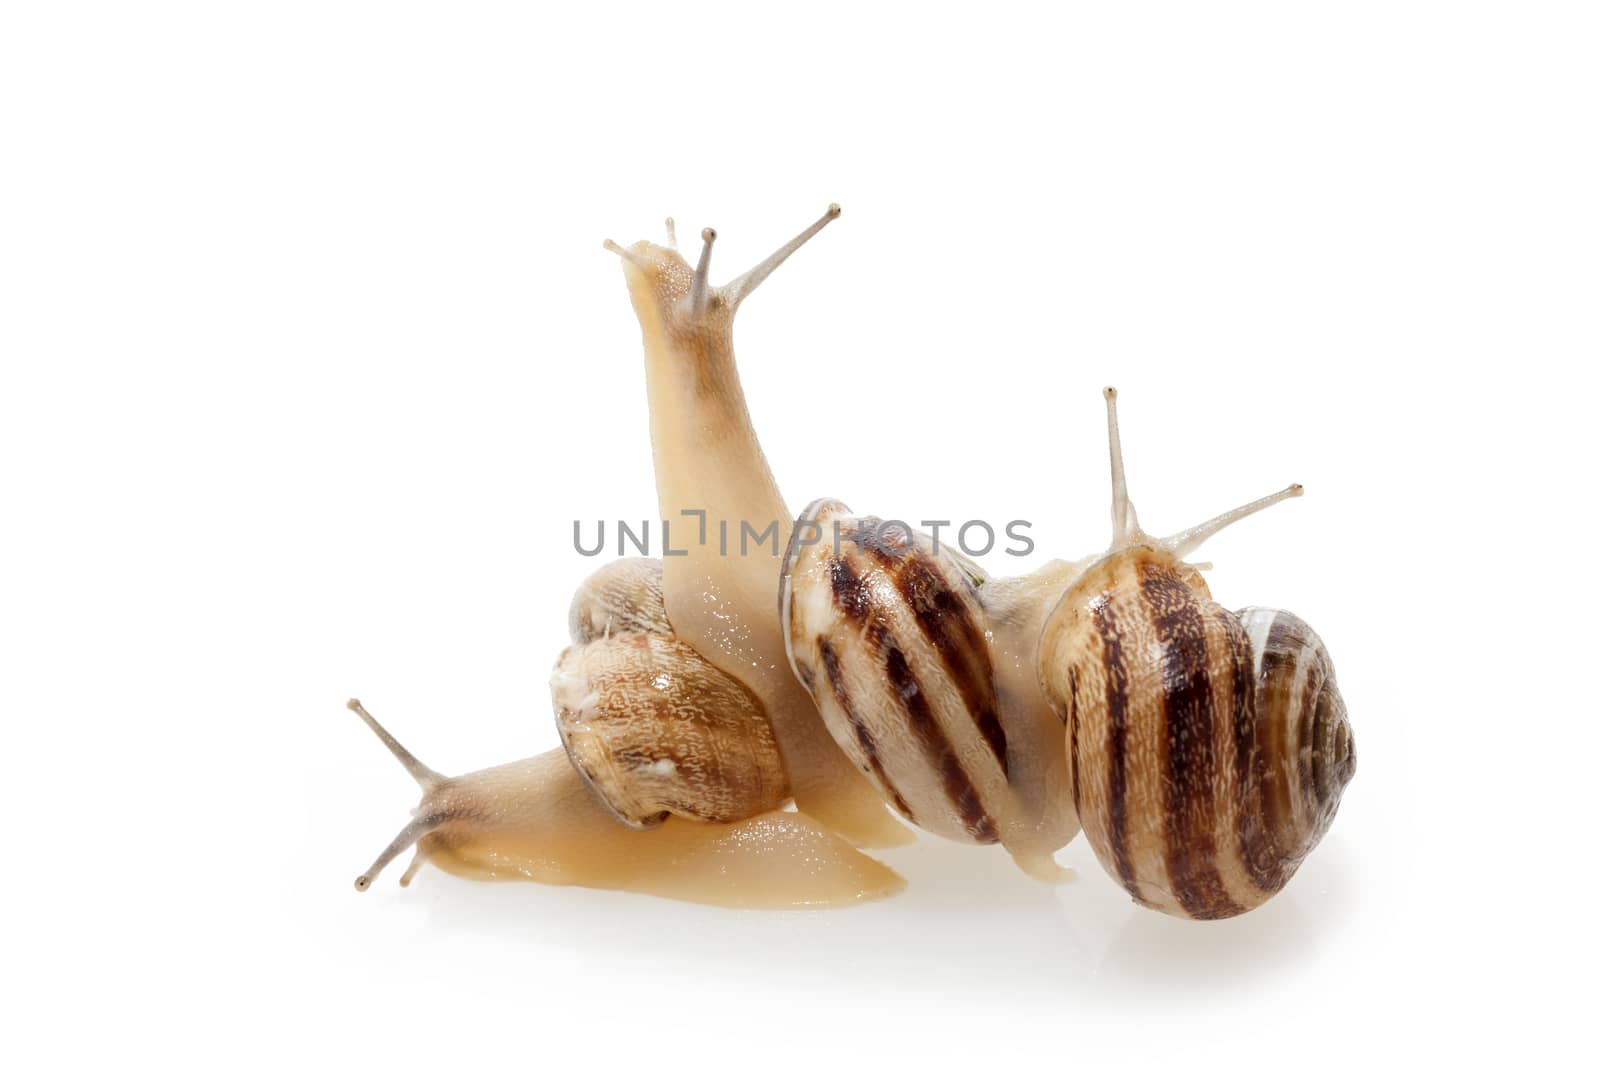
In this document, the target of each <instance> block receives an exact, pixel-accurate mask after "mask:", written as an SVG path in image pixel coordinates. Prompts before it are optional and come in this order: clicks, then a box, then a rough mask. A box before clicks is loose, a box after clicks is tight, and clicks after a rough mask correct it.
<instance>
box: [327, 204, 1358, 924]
mask: <svg viewBox="0 0 1600 1067" xmlns="http://www.w3.org/2000/svg"><path fill="white" fill-rule="evenodd" d="M838 214H839V208H838V205H832V206H830V208H829V209H828V211H827V213H826V214H824V215H823V217H822V218H820V219H818V220H817V221H816V222H815V223H813V224H812V225H811V226H810V227H808V228H807V229H806V230H805V231H803V232H802V233H801V234H800V235H799V236H797V237H796V238H794V239H793V240H792V241H790V242H789V243H788V244H786V245H784V246H783V247H782V248H780V249H778V251H777V252H775V253H774V254H773V255H771V256H770V257H768V258H767V259H766V260H764V261H763V262H762V263H760V264H759V265H757V266H756V267H755V268H753V269H752V270H750V271H748V272H746V273H745V274H743V275H741V276H739V277H738V278H736V279H735V280H734V281H732V282H730V283H729V284H727V285H725V286H721V287H714V286H712V285H711V284H710V282H709V266H710V259H711V250H712V245H713V242H714V241H715V239H716V234H715V232H714V231H712V230H709V229H708V230H705V231H703V232H702V235H701V236H702V247H701V250H700V255H699V261H698V264H697V265H696V266H695V267H693V268H691V267H690V266H689V264H688V263H687V262H686V261H685V260H684V258H683V257H682V256H681V255H680V254H679V252H678V250H677V244H676V239H675V234H674V231H673V225H672V222H671V220H668V223H667V233H668V244H667V245H666V246H660V245H655V244H652V243H650V242H646V241H640V242H637V243H635V244H634V245H632V246H629V247H627V248H623V247H621V246H618V245H615V244H613V243H612V242H610V241H607V242H606V247H607V248H608V249H610V250H611V251H613V252H616V253H617V254H618V255H619V256H620V257H621V259H622V261H623V271H624V275H625V277H626V280H627V284H628V289H629V293H630V295H631V297H632V301H633V305H634V310H635V312H636V314H637V315H638V318H639V323H640V327H641V331H642V333H643V339H644V350H645V369H646V380H647V385H648V393H649V400H650V414H651V443H652V448H653V452H654V457H655V471H656V487H657V496H658V501H659V505H660V510H661V513H662V515H664V516H673V515H685V514H688V515H695V516H698V518H699V521H700V523H701V524H702V525H701V527H700V529H701V530H702V531H705V530H707V529H727V528H730V527H731V528H732V529H733V530H736V531H737V530H741V529H743V528H745V527H748V528H750V529H753V530H756V531H760V532H761V533H762V534H763V535H765V534H766V533H767V532H768V531H769V530H770V531H772V537H773V540H772V541H771V542H770V546H771V551H769V552H765V553H764V552H761V551H754V552H749V553H738V552H724V551H722V550H721V546H720V544H719V543H718V540H719V539H717V538H707V537H704V536H702V537H701V538H699V539H698V541H697V540H696V539H694V538H690V539H689V543H688V545H687V546H685V548H686V551H684V554H682V555H678V554H676V553H675V554H672V555H669V556H667V558H666V559H664V560H654V559H623V560H618V561H616V562H614V563H611V564H608V565H607V566H605V567H602V568H601V569H600V570H599V571H597V572H596V573H595V574H594V575H592V576H591V577H590V578H589V579H588V580H587V581H585V583H584V584H583V585H582V586H581V587H580V588H579V589H578V591H577V593H576V595H575V596H574V598H573V602H572V605H571V608H570V611H569V616H568V623H569V631H570V635H571V639H572V642H573V643H572V645H571V646H570V647H569V648H568V649H567V650H566V651H565V652H563V653H562V654H561V657H560V658H559V659H558V660H557V662H556V665H555V668H554V671H553V673H552V676H551V683H550V687H551V696H552V703H553V705H554V708H555V715H556V722H557V727H558V732H559V734H560V737H561V740H562V746H563V747H562V749H559V750H556V751H553V752H548V753H545V754H544V755H541V756H536V757H533V758H532V759H528V760H523V761H520V762H517V763H511V764H506V765H504V766H501V767H494V768H489V769H487V770H483V771H477V772H474V773H471V774H466V775H462V776H460V777H457V778H446V777H444V776H441V775H439V774H436V773H435V772H433V771H431V770H429V769H428V768H426V767H425V766H423V765H422V764H421V763H419V762H418V761H417V760H416V759H415V758H414V757H412V756H411V755H410V754H409V753H408V752H407V751H406V750H405V749H404V748H403V747H401V746H400V744H399V743H398V742H397V741H395V740H394V738H393V737H391V736H390V735H389V734H388V733H387V732H386V731H385V730H384V729H383V728H382V727H381V726H379V725H378V724H377V722H376V721H375V720H373V719H372V717H371V716H370V715H369V714H368V713H367V712H366V711H365V709H363V708H362V707H361V706H360V704H359V703H358V702H356V701H351V702H350V706H351V708H352V709H353V710H355V711H356V713H357V714H358V715H360V716H361V717H362V718H363V719H364V720H365V721H366V722H367V723H368V725H369V726H371V727H372V729H373V730H374V731H375V732H376V733H377V734H378V736H379V738H380V739H381V740H383V742H384V743H385V744H386V745H387V746H388V747H389V748H390V750H391V751H393V752H394V753H395V755H396V756H397V757H398V758H399V759H400V761H401V762H402V764H404V765H405V766H406V768H407V769H408V770H409V771H410V772H411V774H412V775H413V777H414V778H416V780H417V782H418V783H419V784H420V785H421V786H422V789H423V799H422V802H421V803H420V804H419V806H418V807H417V809H416V811H415V817H414V818H413V819H412V821H411V822H410V823H408V824H407V826H406V827H405V828H404V829H403V830H402V831H401V832H400V834H399V836H398V837H396V838H395V840H394V842H393V843H392V844H391V845H390V846H389V847H388V848H387V849H385V850H384V852H383V854H382V855H380V856H379V857H378V859H377V860H376V861H375V862H374V863H373V865H372V867H371V868H370V869H369V870H368V871H367V872H366V873H365V874H363V875H362V876H361V877H360V878H358V879H357V880H356V887H357V888H358V889H366V888H367V886H368V885H370V884H371V881H372V879H373V878H374V877H375V876H376V875H377V873H378V872H379V871H380V870H381V869H382V868H383V867H384V866H385V865H386V864H387V863H388V862H390V861H391V860H392V859H394V858H395V857H396V856H398V855H399V854H400V853H401V852H403V851H405V849H407V848H408V847H412V846H415V848H416V854H415V857H414V858H413V860H412V863H411V866H410V867H409V869H408V870H407V871H406V873H405V874H404V875H403V876H402V878H401V884H407V883H408V882H409V881H410V879H411V877H412V875H413V874H414V873H415V872H416V870H417V869H418V868H419V867H420V866H421V865H422V864H423V863H424V862H432V863H434V864H435V865H437V866H439V867H441V868H442V869H444V870H447V871H449V872H451V873H454V874H458V875H463V876H466V877H475V878H487V879H497V878H524V879H532V880H535V881H541V882H549V883H556V884H574V885H586V886H594V887H599V888H615V889H630V890H635V891H639V892H645V893H652V894H656V895H660V896H667V897H674V898H678V899H684V900H691V901H697V902H702V903H710V904H721V905H730V906H742V907H814V906H830V905H841V904H849V903H855V902H860V901H866V900H872V899H877V898H880V897H883V896H886V895H889V894H891V893H894V892H896V891H898V890H899V889H900V888H901V887H902V886H903V884H904V883H903V881H902V880H901V878H900V877H899V876H898V875H897V874H895V873H894V872H893V871H892V870H890V869H889V868H888V867H886V866H884V865H883V864H882V863H880V862H878V861H877V860H875V859H873V858H871V857H869V856H867V855H866V854H865V853H864V852H862V851H861V849H863V848H883V847H890V846H894V845H899V844H903V843H906V842H908V841H909V840H911V839H912V835H911V833H910V832H909V831H908V830H907V829H906V827H905V825H904V824H903V822H909V823H912V824H914V825H916V826H919V827H921V828H923V829H925V830H927V831H929V832H932V833H935V834H938V835H940V836H943V837H947V838H951V839H954V840H957V841H965V842H970V843H974V844H999V845H1001V846H1002V847H1004V848H1005V849H1006V850H1007V851H1008V852H1009V853H1010V854H1011V856H1012V857H1013V858H1014V859H1015V861H1016V863H1017V864H1018V866H1019V867H1020V868H1021V869H1022V870H1023V871H1025V872H1027V873H1028V874H1030V875H1033V876H1034V877H1037V878H1041V879H1046V880H1055V879H1059V878H1060V877H1061V876H1062V874H1063V872H1062V869H1061V868H1060V867H1058V866H1057V865H1056V863H1055V861H1054V859H1053V858H1052V857H1053V855H1054V853H1055V852H1057V851H1058V850H1059V849H1060V848H1061V847H1062V846H1064V845H1066V844H1067V843H1068V842H1069V841H1070V840H1071V839H1072V838H1073V837H1074V836H1075V835H1076V834H1077V832H1078V830H1079V828H1080V826H1081V828H1082V829H1083V831H1084V833H1085V835H1086V836H1087V837H1088V839H1089V842H1090V844H1091V846H1092V847H1093V849H1094V852H1095V855H1096V857H1097V858H1098V859H1099V861H1100V863H1101V864H1102V866H1104V867H1105V869H1106V871H1107V872H1108V873H1110V874H1111V875H1112V876H1113V877H1114V878H1116V879H1117V880H1118V881H1119V882H1120V883H1121V884H1122V886H1123V887H1124V888H1125V889H1126V890H1127V891H1128V893H1129V894H1130V895H1131V897H1132V898H1133V899H1134V900H1135V901H1136V902H1138V903H1140V904H1143V905H1146V906H1148V907H1152V908H1156V909H1158V910H1160V911H1163V912H1167V913H1169V914H1172V915H1178V916H1183V917H1189V918H1197V919H1212V918H1223V917H1227V916H1230V915H1236V914H1239V913H1240V912H1243V911H1246V910H1249V909H1250V908H1253V907H1256V906H1257V905H1259V904H1260V903H1262V902H1263V901H1265V900H1266V899H1268V898H1269V897H1271V896H1272V895H1273V894H1274V893H1276V892H1277V891H1278V890H1279V889H1280V888H1281V887H1282V886H1283V885H1284V884H1285V883H1286V882H1287V881H1288V879H1289V877H1290V876H1291V875H1292V874H1293V873H1294V871H1295V870H1296V868H1297V867H1298V866H1299V864H1300V862H1301V861H1302V860H1303V859H1304V857H1305V856H1306V855H1307V854H1308V853H1309V852H1310V850H1311V849H1312V848H1313V847H1314V846H1315V845H1316V843H1317V842H1318V841H1319V840H1320V839H1321V837H1322V835H1323V834H1324V833H1325V832H1326V830H1327V828H1328V826H1329V825H1330V823H1331V822H1332V820H1333V817H1334V815H1335V813H1336V812H1337V810H1338V806H1339V798H1340V795H1341V793H1342V791H1343V788H1344V786H1345V785H1346V784H1347V783H1348V782H1349V780H1350V778H1351V776H1352V775H1353V773H1354V771H1355V748H1354V744H1353V741H1352V738H1351V732H1350V727H1349V723H1348V720H1347V718H1346V715H1345V709H1344V703H1343V701H1342V699H1341V698H1340V697H1339V694H1338V691H1337V688H1336V686H1335V682H1334V673H1333V666H1332V663H1331V661H1330V660H1329V658H1328V654H1327V651H1326V649H1325V647H1324V646H1323V644H1322V642H1321V640H1320V639H1319V638H1318V637H1317V636H1316V634H1314V633H1313V632H1312V631H1311V630H1310V628H1309V627H1307V626H1306V624H1305V623H1304V622H1302V621H1301V620H1300V619H1299V618H1297V617H1296V616H1294V615H1292V614H1290V613H1289V612H1286V611H1278V610H1274V609H1266V608H1247V609H1245V610H1243V611H1239V612H1232V611H1228V610H1227V609H1225V608H1222V607H1220V606H1219V605H1217V604H1215V603H1214V602H1213V601H1212V600H1211V599H1210V594H1209V591H1208V589H1207V587H1206V584H1205V582H1204V580H1203V579H1202V578H1201V576H1200V573H1199V570H1198V569H1197V567H1196V566H1194V565H1191V564H1188V563H1185V562H1184V557H1185V556H1186V555H1188V554H1189V553H1190V552H1192V551H1193V550H1194V549H1196V548H1198V547H1199V545H1200V544H1201V543H1202V542H1204V541H1205V540H1206V539H1207V538H1209V537H1210V536H1211V535H1213V534H1215V533H1216V532H1218V531H1219V530H1221V529H1223V528H1224V527H1226V526H1228V525H1230V524H1231V523H1233V522H1235V521H1237V520H1239V519H1241V518H1244V517H1245V516H1247V515H1250V514H1253V513H1254V512H1256V511H1259V510H1261V509H1262V508H1265V507H1267V506H1269V505H1271V504H1273V503H1276V502H1278V501H1280V500H1282V499H1285V498H1287V497H1289V496H1298V495H1299V494H1300V487H1299V486H1298V485H1295V486H1290V487H1289V488H1288V489H1285V490H1283V491H1281V492H1279V493H1275V494H1273V495H1271V496H1268V497H1265V498H1263V499H1261V500H1258V501H1256V502H1254V503H1252V504H1247V505H1245V506H1243V507H1240V508H1236V509H1234V510H1233V511H1230V512H1227V513H1225V514H1223V515H1220V516H1218V517H1217V518H1215V519H1212V520H1210V521H1208V522H1206V523H1202V524H1201V525H1199V526H1197V527H1194V528H1193V529H1191V530H1188V531H1185V532H1183V533H1180V534H1177V535H1174V536H1172V537H1166V538H1155V537H1151V536H1149V535H1147V534H1145V533H1144V532H1143V530H1142V529H1140V527H1139V524H1138V521H1137V518H1136V517H1135V514H1134V509H1133V505H1132V504H1131V502H1130V501H1129V499H1128V494H1127V489H1126V483H1125V479H1124V474H1123V465H1122V454H1121V443H1120V437H1119V434H1118V426H1117V418H1116V414H1117V413H1116V393H1115V391H1114V390H1111V389H1107V390H1106V391H1105V399H1106V409H1107V419H1108V429H1109V439H1110V456H1111V480H1112V541H1111V545H1110V547H1109V549H1108V550H1107V551H1106V552H1104V553H1102V554H1101V555H1099V556H1096V557H1093V558H1090V559H1087V560H1081V561H1076V562H1071V561H1064V560H1055V561H1052V562H1050V563H1047V564H1045V565H1044V566H1043V567H1042V568H1040V569H1039V570H1037V571H1035V572H1034V573H1033V574H1030V575H1025V576H1021V577H1014V578H1003V577H1001V578H992V577H990V576H988V575H987V574H985V573H984V571H983V570H982V568H980V567H979V566H978V565H977V564H976V563H974V562H973V561H972V560H970V559H968V558H967V557H965V556H963V555H962V554H961V553H959V552H957V551H955V550H954V549H952V548H950V547H949V546H948V545H939V544H937V543H935V542H933V541H931V540H930V539H929V538H928V537H927V536H926V535H925V534H922V533H920V532H915V531H911V530H909V529H907V528H906V527H905V526H904V525H903V524H899V523H881V522H880V521H879V520H878V519H876V518H874V517H872V516H858V515H852V514H850V513H849V512H848V509H846V508H845V507H844V506H843V505H842V504H840V503H838V502H837V501H833V500H827V499H824V500H819V501H816V502H814V503H813V504H811V505H810V506H809V507H808V508H807V509H806V510H805V511H804V512H802V513H801V515H800V516H799V518H798V520H795V519H791V518H790V515H791V512H790V511H789V510H788V508H787V507H786V505H785V504H784V502H783V498H782V496H781V494H780V493H779V491H778V487H777V484H776V482H775V480H774V479H773V476H772V472H771V470H770V469H769V467H768V465H767V462H766V459H765V456H764V454H763V453H762V451H761V447H760V443H759V441H758V440H757V438H756V434H755V429H754V427H753V426H752V424H751V421H750V416H749V413H748V411H747V409H746V406H745V401H744V393H743V390H742V388H741V386H740V383H739V377H738V373H737V370H736V369H735V366H734V360H733V342H732V323H733V318H734V314H735V312H736V311H737V310H738V307H739V305H740V304H741V303H742V301H743V300H744V299H745V298H746V297H747V296H749V295H750V293H751V292H753V291H754V290H755V289H756V287H757V286H758V285H760V284H761V282H762V281H764V280H765V279H766V278H767V276H768V275H770V274H771V273H772V271H773V270H775V269H776V268H777V267H778V266H779V265H780V264H781V263H782V262H783V261H784V260H785V259H787V258H788V257H789V256H790V255H791V254H792V253H793V252H794V251H795V250H796V249H798V248H799V247H800V246H801V245H803V244H804V243H805V242H806V241H808V240H809V239H810V238H811V237H812V236H814V235H815V234H816V233H817V232H818V231H819V230H821V229H822V228H823V227H824V226H826V225H827V224H828V223H829V222H830V221H832V220H833V219H834V218H836V217H837V216H838ZM821 531H826V534H822V533H820V532H821ZM813 534H816V536H812V535H813ZM757 543H758V545H760V544H761V543H762V542H760V541H758V542H757ZM780 546H786V547H785V550H784V551H782V552H781V553H780V552H779V547H780ZM791 801H792V803H793V807H794V810H788V808H787V805H788V804H789V802H791ZM891 810H892V811H893V812H894V813H895V814H896V815H898V816H899V819H896V818H895V815H892V814H890V812H891ZM902 820H903V822H902Z"/></svg>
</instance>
